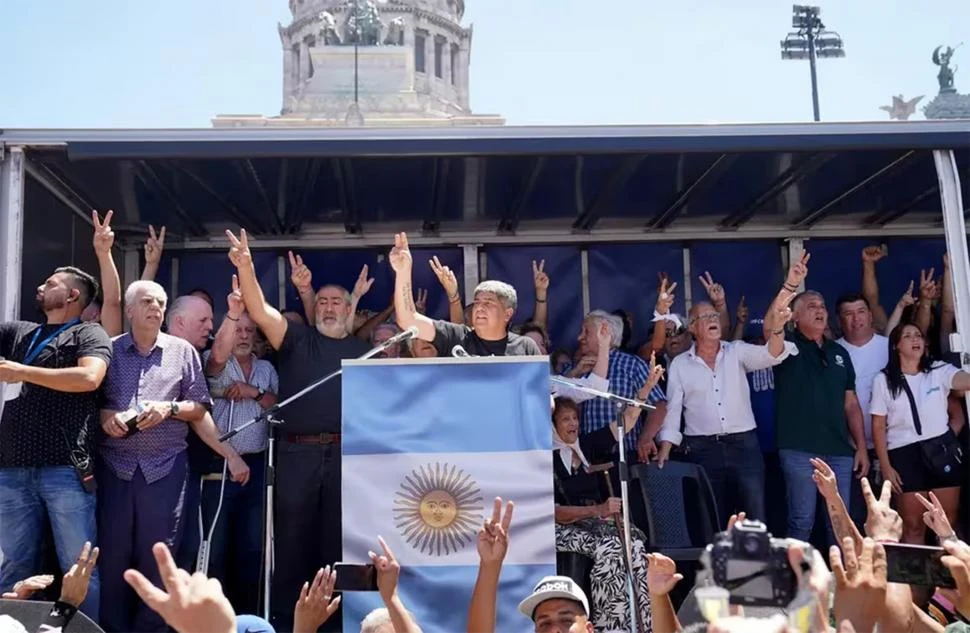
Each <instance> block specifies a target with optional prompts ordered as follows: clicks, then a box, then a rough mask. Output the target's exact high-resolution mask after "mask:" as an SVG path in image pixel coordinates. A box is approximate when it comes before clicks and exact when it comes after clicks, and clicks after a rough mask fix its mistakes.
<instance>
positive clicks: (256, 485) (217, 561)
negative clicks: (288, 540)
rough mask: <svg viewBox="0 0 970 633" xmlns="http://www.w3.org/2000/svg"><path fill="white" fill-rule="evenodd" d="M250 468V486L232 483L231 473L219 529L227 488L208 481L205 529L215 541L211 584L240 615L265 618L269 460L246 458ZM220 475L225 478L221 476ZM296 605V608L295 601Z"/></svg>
mask: <svg viewBox="0 0 970 633" xmlns="http://www.w3.org/2000/svg"><path fill="white" fill-rule="evenodd" d="M242 457H243V459H244V460H246V464H247V465H248V466H249V473H250V474H249V481H248V482H247V483H246V485H245V486H243V485H240V484H238V483H236V482H234V481H231V480H230V479H229V477H230V475H229V473H226V481H225V489H224V491H223V494H222V507H221V508H220V509H219V517H218V520H216V523H215V527H214V529H213V527H212V523H213V518H215V514H216V508H218V507H219V491H220V489H221V487H222V482H221V481H219V480H211V479H207V480H206V481H205V482H204V483H203V487H202V526H203V528H204V530H205V536H206V538H209V531H210V530H212V537H211V538H210V540H209V571H208V574H207V575H208V576H209V577H210V578H218V579H219V582H221V583H222V588H223V591H225V593H226V597H227V598H229V601H230V602H232V606H233V608H234V609H235V610H236V613H259V593H260V589H262V587H263V582H262V578H261V576H260V570H261V569H262V562H263V494H264V493H265V487H264V485H263V483H264V481H265V467H266V454H265V453H253V454H250V455H243V456H242ZM216 474H218V475H220V476H221V475H222V471H221V470H220V471H219V472H218V473H216ZM293 603H294V604H295V603H296V599H295V598H294V600H293Z"/></svg>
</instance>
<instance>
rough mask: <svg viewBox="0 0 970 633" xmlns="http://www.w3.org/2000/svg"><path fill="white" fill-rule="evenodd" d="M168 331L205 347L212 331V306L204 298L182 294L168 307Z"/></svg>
mask: <svg viewBox="0 0 970 633" xmlns="http://www.w3.org/2000/svg"><path fill="white" fill-rule="evenodd" d="M166 324H167V325H168V333H169V334H171V335H172V336H177V337H179V338H181V339H185V340H186V341H188V342H189V343H191V344H192V345H193V346H194V347H195V348H196V349H205V346H206V344H207V343H208V342H209V334H210V333H211V332H212V307H211V306H210V305H209V302H207V301H206V300H205V299H202V298H200V297H197V296H194V295H182V296H181V297H179V298H177V299H176V300H175V301H174V302H172V305H171V306H170V307H169V309H168V318H167V320H166Z"/></svg>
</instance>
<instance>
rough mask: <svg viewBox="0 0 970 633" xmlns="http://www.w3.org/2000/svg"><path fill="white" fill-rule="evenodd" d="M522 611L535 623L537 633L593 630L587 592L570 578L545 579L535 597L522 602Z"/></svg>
mask: <svg viewBox="0 0 970 633" xmlns="http://www.w3.org/2000/svg"><path fill="white" fill-rule="evenodd" d="M519 611H520V612H521V613H522V615H524V616H526V617H527V618H529V619H530V620H532V621H533V622H534V623H535V630H536V631H537V632H538V631H544V632H545V631H558V632H562V633H567V632H568V633H579V632H580V631H586V633H593V630H594V629H593V623H592V622H590V621H589V600H587V598H586V592H584V591H583V589H582V587H580V586H579V585H578V584H577V583H576V581H574V580H573V579H572V578H570V577H568V576H546V577H545V578H543V579H542V580H540V581H539V582H538V583H537V584H536V586H535V588H534V589H533V590H532V594H531V595H530V596H529V597H528V598H526V599H525V600H523V601H522V602H521V603H519Z"/></svg>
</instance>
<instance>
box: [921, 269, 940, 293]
mask: <svg viewBox="0 0 970 633" xmlns="http://www.w3.org/2000/svg"><path fill="white" fill-rule="evenodd" d="M934 272H936V269H935V268H930V269H929V271H926V270H921V271H919V298H920V301H932V300H933V299H934V297H935V296H936V281H934V280H933V273H934Z"/></svg>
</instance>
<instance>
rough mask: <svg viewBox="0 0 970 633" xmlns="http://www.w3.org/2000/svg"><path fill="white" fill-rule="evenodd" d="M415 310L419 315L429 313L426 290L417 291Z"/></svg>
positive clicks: (419, 289)
mask: <svg viewBox="0 0 970 633" xmlns="http://www.w3.org/2000/svg"><path fill="white" fill-rule="evenodd" d="M414 309H415V310H417V311H418V313H419V314H427V313H428V291H427V290H425V289H424V288H418V289H417V290H416V291H415V296H414Z"/></svg>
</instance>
